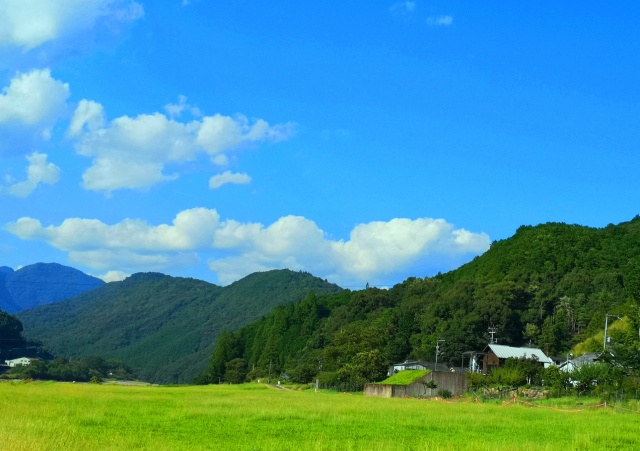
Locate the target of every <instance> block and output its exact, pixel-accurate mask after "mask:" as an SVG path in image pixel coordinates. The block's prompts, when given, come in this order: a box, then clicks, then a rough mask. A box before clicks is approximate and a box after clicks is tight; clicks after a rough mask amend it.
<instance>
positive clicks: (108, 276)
mask: <svg viewBox="0 0 640 451" xmlns="http://www.w3.org/2000/svg"><path fill="white" fill-rule="evenodd" d="M130 275H131V274H127V273H126V272H122V271H107V272H106V273H104V274H102V275H99V276H94V277H97V278H98V279H102V280H103V281H105V282H106V283H109V282H120V281H121V280H124V279H126V278H127V277H129V276H130Z"/></svg>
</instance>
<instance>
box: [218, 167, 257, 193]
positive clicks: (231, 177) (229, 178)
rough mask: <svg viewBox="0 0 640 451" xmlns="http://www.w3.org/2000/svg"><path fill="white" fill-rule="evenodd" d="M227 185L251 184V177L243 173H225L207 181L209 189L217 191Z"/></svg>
mask: <svg viewBox="0 0 640 451" xmlns="http://www.w3.org/2000/svg"><path fill="white" fill-rule="evenodd" d="M227 183H233V184H236V185H247V184H249V183H251V177H249V175H247V174H244V173H238V172H231V171H225V172H223V173H222V174H218V175H214V176H213V177H211V178H210V179H209V188H211V189H218V188H220V187H221V186H222V185H226V184H227Z"/></svg>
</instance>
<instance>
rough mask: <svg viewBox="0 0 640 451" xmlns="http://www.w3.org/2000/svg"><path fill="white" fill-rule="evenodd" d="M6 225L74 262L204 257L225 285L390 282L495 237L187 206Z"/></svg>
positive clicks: (168, 264)
mask: <svg viewBox="0 0 640 451" xmlns="http://www.w3.org/2000/svg"><path fill="white" fill-rule="evenodd" d="M5 229H6V230H8V231H9V232H11V233H13V234H14V235H16V236H18V237H20V238H22V239H32V240H41V241H45V242H47V243H49V244H50V245H52V246H54V247H56V248H58V249H60V250H63V251H67V252H69V260H70V261H72V262H75V263H78V264H82V265H86V266H89V267H91V268H95V269H100V270H116V269H119V270H122V269H123V268H126V269H127V270H128V271H131V272H133V271H136V270H138V271H140V270H144V271H148V270H151V269H152V270H159V271H162V270H167V269H171V268H176V267H177V266H189V265H195V264H198V262H199V261H200V257H201V255H205V256H209V257H208V264H209V268H210V269H211V270H212V271H214V272H215V273H216V274H217V277H218V280H219V281H220V282H221V283H230V282H233V281H235V280H237V279H238V278H240V277H243V276H245V275H247V274H249V273H251V272H255V271H262V270H267V269H275V268H290V269H293V270H306V271H310V272H311V273H313V274H315V275H318V276H320V277H324V278H328V279H330V280H332V281H335V282H337V283H342V284H347V285H349V284H353V283H360V284H363V283H364V282H367V281H369V282H374V283H389V282H390V280H388V278H389V277H391V276H393V277H407V276H409V275H421V274H420V271H426V269H424V268H431V267H434V266H437V265H438V264H440V263H441V262H442V261H443V260H446V261H448V262H449V261H455V262H456V263H458V264H460V263H462V262H463V261H464V259H467V258H469V257H470V256H473V255H478V254H480V253H482V252H484V251H485V250H487V249H488V248H489V243H490V241H489V237H488V236H487V235H486V234H484V233H473V232H470V231H468V230H465V229H456V228H455V227H454V226H453V224H450V223H448V222H447V221H445V220H444V219H430V218H419V219H415V220H411V219H406V218H397V219H392V220H390V221H387V222H383V221H376V222H371V223H368V224H359V225H357V226H356V227H354V229H353V230H352V231H351V233H350V235H349V239H348V240H335V239H331V238H330V237H329V236H328V235H327V234H326V233H325V232H324V231H323V230H322V229H320V228H319V227H318V226H317V225H316V224H315V223H314V222H313V221H311V220H309V219H307V218H304V217H300V216H285V217H282V218H280V219H278V220H277V221H276V222H274V223H273V224H271V225H269V226H264V225H263V224H260V223H241V222H238V221H234V220H226V221H221V220H220V217H219V215H218V213H217V212H216V211H215V210H208V209H204V208H194V209H191V210H185V211H182V212H180V213H179V214H178V215H176V217H175V219H174V220H173V222H172V224H171V225H168V224H161V225H156V226H153V225H150V224H148V223H146V222H144V221H140V220H135V219H126V220H124V221H122V222H120V223H118V224H114V225H107V224H104V223H102V222H101V221H98V220H95V219H80V218H70V219H66V220H65V221H63V222H62V223H61V224H60V225H58V226H53V225H49V226H43V225H42V224H41V223H40V221H38V220H37V219H33V218H29V217H24V218H20V219H18V220H17V221H15V222H12V223H9V224H7V225H6V226H5ZM421 268H423V269H421ZM441 269H451V268H441ZM403 271H404V272H406V271H411V274H404V273H403ZM391 282H393V280H391Z"/></svg>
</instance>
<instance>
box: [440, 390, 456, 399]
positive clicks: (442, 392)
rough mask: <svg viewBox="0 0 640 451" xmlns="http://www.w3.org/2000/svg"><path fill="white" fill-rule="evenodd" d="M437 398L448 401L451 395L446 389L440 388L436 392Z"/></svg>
mask: <svg viewBox="0 0 640 451" xmlns="http://www.w3.org/2000/svg"><path fill="white" fill-rule="evenodd" d="M438 396H440V397H441V398H444V399H449V398H451V396H453V395H452V393H451V391H449V390H447V389H446V388H441V389H440V390H438Z"/></svg>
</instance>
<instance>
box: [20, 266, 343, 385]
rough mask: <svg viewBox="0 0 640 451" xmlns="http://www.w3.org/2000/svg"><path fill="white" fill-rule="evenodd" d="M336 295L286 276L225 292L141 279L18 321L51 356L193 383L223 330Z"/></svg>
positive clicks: (272, 274)
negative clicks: (114, 364) (95, 360)
mask: <svg viewBox="0 0 640 451" xmlns="http://www.w3.org/2000/svg"><path fill="white" fill-rule="evenodd" d="M340 291H342V288H340V287H338V286H337V285H334V284H330V283H328V282H327V281H324V280H322V279H319V278H317V277H314V276H312V275H311V274H309V273H305V272H294V271H290V270H274V271H267V272H262V273H254V274H251V275H249V276H247V277H245V278H243V279H241V280H239V281H237V282H234V283H233V284H231V285H229V286H227V287H219V286H216V285H213V284H211V283H208V282H204V281H202V280H196V279H187V278H179V277H171V276H166V275H164V274H159V273H138V274H134V275H132V276H131V277H129V278H127V279H125V280H123V281H121V282H112V283H109V284H106V285H103V286H101V287H99V288H97V289H95V290H93V291H91V292H87V293H84V294H82V295H80V296H77V297H75V298H72V299H68V300H66V301H63V302H58V303H55V304H49V305H43V306H40V307H37V308H34V309H31V310H26V311H23V312H20V313H18V315H17V316H18V318H19V319H20V320H21V321H22V323H23V326H24V335H25V336H26V337H28V338H29V339H34V340H40V341H42V342H43V343H45V344H46V345H47V347H48V348H49V349H50V350H51V351H52V352H53V353H54V354H56V355H61V356H66V357H72V358H81V357H87V356H91V355H98V356H101V357H104V358H114V359H118V360H122V361H123V362H124V363H125V364H127V365H129V366H130V367H131V368H132V369H133V370H134V371H135V372H136V373H137V375H138V376H139V377H140V378H141V379H144V380H148V381H152V382H160V383H191V382H192V381H193V379H194V377H195V376H197V375H198V374H201V373H202V371H203V370H204V367H205V366H206V364H207V362H208V360H209V357H210V355H211V352H212V350H213V344H214V342H215V339H216V337H217V336H218V334H219V333H220V332H222V331H224V330H229V331H231V330H237V329H239V328H240V327H242V326H244V325H246V324H249V323H251V322H253V321H256V320H257V319H259V318H260V317H262V316H264V315H267V314H268V313H269V312H270V311H271V310H272V309H273V308H274V307H275V306H276V305H284V304H290V303H292V302H295V301H299V300H301V299H303V298H305V297H306V296H307V295H308V294H309V293H310V292H314V293H316V294H318V295H324V294H330V293H336V292H340Z"/></svg>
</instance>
